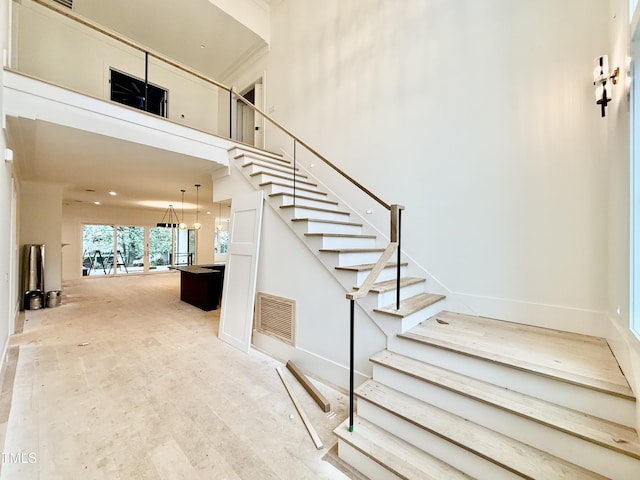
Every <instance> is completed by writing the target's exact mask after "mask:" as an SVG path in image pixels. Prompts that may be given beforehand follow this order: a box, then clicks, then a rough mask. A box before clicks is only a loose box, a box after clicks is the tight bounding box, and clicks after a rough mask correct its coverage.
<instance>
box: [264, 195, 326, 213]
mask: <svg viewBox="0 0 640 480" xmlns="http://www.w3.org/2000/svg"><path fill="white" fill-rule="evenodd" d="M298 195H304V192H298V194H297V195H296V197H295V199H294V197H293V195H278V196H277V197H274V199H275V200H276V201H277V202H278V205H294V204H295V205H298V206H300V207H315V208H326V209H327V210H337V209H338V205H336V204H335V203H327V202H323V201H322V200H319V199H312V198H301V197H299V196H298Z"/></svg>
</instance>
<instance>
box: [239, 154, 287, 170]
mask: <svg viewBox="0 0 640 480" xmlns="http://www.w3.org/2000/svg"><path fill="white" fill-rule="evenodd" d="M241 162H242V168H249V167H250V166H256V167H258V168H261V167H262V168H271V169H274V170H278V171H281V172H290V173H293V172H294V171H296V172H298V173H300V171H299V170H294V168H293V165H291V164H290V163H284V162H278V161H270V160H259V159H255V158H251V157H243V158H242V160H241Z"/></svg>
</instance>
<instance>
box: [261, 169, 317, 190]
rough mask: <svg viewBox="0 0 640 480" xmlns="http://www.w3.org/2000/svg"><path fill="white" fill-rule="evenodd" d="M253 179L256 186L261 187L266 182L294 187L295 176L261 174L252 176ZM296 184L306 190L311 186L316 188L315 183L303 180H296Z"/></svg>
mask: <svg viewBox="0 0 640 480" xmlns="http://www.w3.org/2000/svg"><path fill="white" fill-rule="evenodd" d="M283 177H284V178H283ZM251 179H252V180H253V181H254V182H257V183H256V186H257V185H259V184H260V183H266V182H281V183H287V184H288V185H292V186H293V175H287V174H286V173H283V174H279V173H278V174H273V175H272V174H269V173H260V174H258V175H254V176H252V177H251ZM296 184H298V185H300V186H301V187H304V188H308V187H309V186H312V187H315V186H316V185H315V184H314V183H313V182H308V181H303V180H302V179H296Z"/></svg>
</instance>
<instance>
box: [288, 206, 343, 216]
mask: <svg viewBox="0 0 640 480" xmlns="http://www.w3.org/2000/svg"><path fill="white" fill-rule="evenodd" d="M279 208H302V209H304V210H314V211H316V212H327V213H336V214H338V215H350V213H349V212H345V211H342V210H330V209H327V208H320V207H309V206H307V205H280V207H279Z"/></svg>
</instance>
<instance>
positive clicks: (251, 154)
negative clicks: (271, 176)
mask: <svg viewBox="0 0 640 480" xmlns="http://www.w3.org/2000/svg"><path fill="white" fill-rule="evenodd" d="M229 152H230V155H229V158H233V159H234V160H235V161H237V162H244V161H245V159H247V158H251V159H252V160H270V161H274V162H282V163H283V164H290V163H291V162H289V161H287V160H284V159H283V158H282V157H279V156H277V155H275V156H272V155H267V154H265V153H264V152H261V151H258V150H256V151H254V150H251V149H247V148H243V147H234V148H233V149H231V150H230V151H229Z"/></svg>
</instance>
